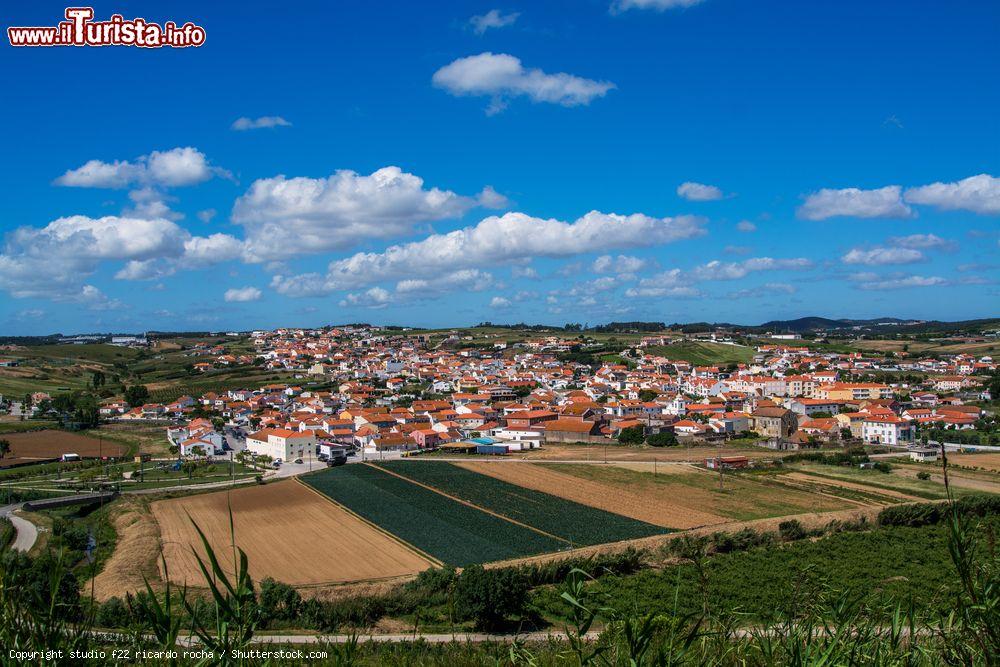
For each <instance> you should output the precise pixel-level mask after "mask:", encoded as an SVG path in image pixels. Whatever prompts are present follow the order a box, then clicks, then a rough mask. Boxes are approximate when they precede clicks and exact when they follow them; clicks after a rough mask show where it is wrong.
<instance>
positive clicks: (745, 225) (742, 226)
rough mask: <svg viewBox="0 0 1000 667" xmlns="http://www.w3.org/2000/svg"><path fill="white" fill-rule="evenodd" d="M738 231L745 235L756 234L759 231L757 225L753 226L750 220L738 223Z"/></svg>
mask: <svg viewBox="0 0 1000 667" xmlns="http://www.w3.org/2000/svg"><path fill="white" fill-rule="evenodd" d="M736 229H738V230H739V231H741V232H744V233H749V232H755V231H757V225H755V224H753V223H752V222H750V221H749V220H740V221H739V222H738V223H736Z"/></svg>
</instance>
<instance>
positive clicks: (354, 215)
mask: <svg viewBox="0 0 1000 667" xmlns="http://www.w3.org/2000/svg"><path fill="white" fill-rule="evenodd" d="M475 205H476V201H475V199H473V198H471V197H463V196H461V195H457V194H455V193H454V192H451V191H449V190H439V189H438V188H431V189H429V190H428V189H425V188H424V181H423V179H421V178H420V177H418V176H414V175H413V174H408V173H406V172H404V171H403V170H402V169H400V168H399V167H384V168H382V169H379V170H378V171H376V172H374V173H372V174H371V175H369V176H364V175H361V174H358V173H355V172H353V171H349V170H342V171H338V172H336V173H334V174H333V175H332V176H330V177H328V178H305V177H299V178H286V177H285V176H276V177H274V178H265V179H260V180H257V181H254V183H253V184H252V185H251V186H250V189H249V190H248V191H247V192H246V194H244V195H243V196H242V197H240V198H239V199H237V200H236V204H235V206H234V207H233V221H234V222H236V223H237V224H240V225H243V227H244V228H245V229H246V241H247V252H248V261H252V262H260V261H267V260H273V259H287V258H289V257H294V256H297V255H304V254H309V253H317V252H323V251H328V250H335V249H340V248H345V247H348V246H351V245H354V244H355V243H357V242H358V241H360V240H362V239H369V238H391V237H394V236H401V235H405V234H409V233H411V232H412V231H413V227H414V226H415V225H416V224H418V223H421V222H428V221H432V220H443V219H446V218H457V217H460V216H462V215H463V214H465V213H466V212H467V211H468V210H469V209H471V208H473V207H474V206H475Z"/></svg>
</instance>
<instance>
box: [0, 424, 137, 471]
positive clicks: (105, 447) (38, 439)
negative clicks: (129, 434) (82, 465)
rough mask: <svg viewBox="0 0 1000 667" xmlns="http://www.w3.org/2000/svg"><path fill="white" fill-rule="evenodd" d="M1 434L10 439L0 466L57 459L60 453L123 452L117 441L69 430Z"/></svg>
mask: <svg viewBox="0 0 1000 667" xmlns="http://www.w3.org/2000/svg"><path fill="white" fill-rule="evenodd" d="M2 437H3V439H4V440H7V441H8V442H10V453H9V454H7V456H5V457H3V459H0V467H8V466H12V465H15V464H22V463H28V462H30V461H32V460H39V461H48V460H51V459H57V458H59V457H60V456H62V455H63V454H79V455H80V456H82V457H83V458H85V459H86V458H97V457H98V456H113V457H118V456H124V455H125V447H123V446H122V445H120V444H118V443H117V442H110V441H108V440H101V439H100V438H91V437H88V436H85V435H80V434H78V433H70V432H68V431H54V430H45V431H28V432H26V433H5V434H4V435H3V436H2Z"/></svg>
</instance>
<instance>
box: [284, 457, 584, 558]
mask: <svg viewBox="0 0 1000 667" xmlns="http://www.w3.org/2000/svg"><path fill="white" fill-rule="evenodd" d="M301 480H302V481H303V482H305V483H306V484H308V485H309V486H311V487H313V488H314V489H316V490H317V491H319V492H320V493H322V494H324V495H326V496H329V497H330V498H332V499H333V500H335V501H337V502H338V503H340V504H341V505H344V506H345V507H347V508H348V509H349V510H351V511H353V512H355V513H356V514H358V515H360V516H361V517H363V518H365V519H367V520H368V521H371V522H372V523H374V524H375V525H377V526H379V527H381V528H382V529H384V530H386V531H388V532H389V533H392V534H393V535H396V536H397V537H399V538H401V539H402V540H405V541H406V542H409V543H410V544H412V545H413V546H415V547H417V548H418V549H420V550H421V551H423V552H425V553H427V554H430V555H431V556H432V557H434V558H437V559H438V560H440V561H442V562H444V563H448V564H451V565H459V566H464V565H470V564H473V563H485V562H490V561H496V560H506V559H510V558H519V557H522V556H530V555H535V554H539V553H546V552H549V551H558V550H560V549H563V548H566V547H568V546H569V545H568V544H567V543H565V542H562V541H560V540H556V539H554V538H551V537H546V536H544V535H542V534H540V533H537V532H535V531H533V530H530V529H528V528H524V527H522V526H518V525H516V524H514V523H511V522H509V521H505V520H504V519H501V518H499V517H495V516H493V515H490V514H487V513H486V512H483V511H480V510H478V509H475V508H472V507H469V506H467V505H463V504H461V503H458V502H456V501H454V500H450V499H449V498H446V497H444V496H442V495H441V494H439V493H435V492H433V491H430V490H429V489H425V488H423V487H420V486H417V485H416V484H413V483H411V482H408V481H406V480H403V479H400V478H398V477H395V476H393V475H390V474H389V473H387V472H385V471H382V470H379V469H377V468H374V467H372V466H368V465H348V466H341V467H339V468H329V469H327V470H324V471H322V472H319V473H314V474H310V475H303V476H302V477H301Z"/></svg>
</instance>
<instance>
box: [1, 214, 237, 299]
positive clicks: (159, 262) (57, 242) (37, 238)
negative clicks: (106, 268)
mask: <svg viewBox="0 0 1000 667" xmlns="http://www.w3.org/2000/svg"><path fill="white" fill-rule="evenodd" d="M241 251H242V243H241V242H240V241H239V240H237V239H235V238H233V237H231V236H228V235H225V234H213V235H212V236H210V237H192V236H191V234H190V233H189V232H188V231H187V230H185V229H183V228H181V227H179V226H178V225H177V224H176V223H174V222H172V221H170V220H166V219H163V218H150V219H146V218H137V217H126V216H105V217H103V218H89V217H87V216H82V215H75V216H70V217H66V218H59V219H57V220H54V221H52V222H50V223H49V224H48V225H46V226H45V227H41V228H39V227H21V228H19V229H16V230H14V231H13V232H11V233H10V234H9V235H8V237H7V242H6V245H5V247H4V249H3V253H2V254H0V289H3V290H6V291H7V292H9V293H10V294H11V295H13V296H15V297H19V298H25V297H35V298H51V299H67V298H68V299H74V298H75V295H77V294H78V292H79V290H80V289H81V284H82V282H83V281H84V279H85V278H86V277H87V276H89V275H90V274H92V273H93V272H94V271H96V270H97V268H98V267H99V266H100V264H101V263H102V262H106V261H110V262H114V261H124V262H125V264H124V266H123V267H122V268H121V269H120V270H119V271H118V272H117V274H116V275H115V277H116V278H119V279H122V280H152V279H156V278H161V277H164V276H167V275H170V274H172V273H174V272H175V271H176V269H177V268H179V267H184V268H197V266H199V265H205V264H211V263H216V262H220V261H226V260H228V259H234V258H236V257H238V256H239V255H240V254H241Z"/></svg>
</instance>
